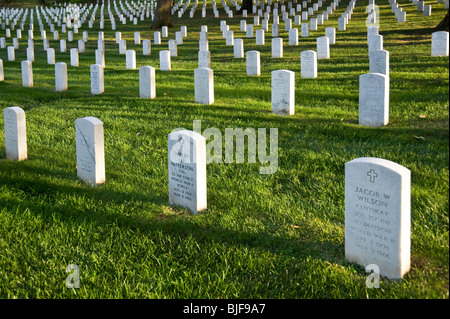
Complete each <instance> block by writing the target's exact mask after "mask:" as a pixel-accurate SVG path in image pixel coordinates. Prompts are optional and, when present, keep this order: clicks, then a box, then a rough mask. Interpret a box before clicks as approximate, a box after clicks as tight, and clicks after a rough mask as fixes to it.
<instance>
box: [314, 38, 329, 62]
mask: <svg viewBox="0 0 450 319" xmlns="http://www.w3.org/2000/svg"><path fill="white" fill-rule="evenodd" d="M316 42H317V43H316V47H317V58H318V59H329V58H330V39H329V38H328V37H325V36H324V37H318V38H317V40H316Z"/></svg>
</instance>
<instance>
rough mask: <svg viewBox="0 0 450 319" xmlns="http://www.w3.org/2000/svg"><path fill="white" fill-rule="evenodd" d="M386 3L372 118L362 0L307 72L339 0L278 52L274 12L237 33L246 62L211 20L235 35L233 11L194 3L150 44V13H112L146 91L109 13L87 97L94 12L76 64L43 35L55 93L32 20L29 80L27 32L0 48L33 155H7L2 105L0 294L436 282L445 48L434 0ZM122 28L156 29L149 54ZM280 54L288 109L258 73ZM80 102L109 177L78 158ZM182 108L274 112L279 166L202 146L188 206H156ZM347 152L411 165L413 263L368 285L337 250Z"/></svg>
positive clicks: (312, 293)
mask: <svg viewBox="0 0 450 319" xmlns="http://www.w3.org/2000/svg"><path fill="white" fill-rule="evenodd" d="M398 2H399V3H400V6H402V7H403V8H404V10H406V12H407V22H406V23H405V24H397V22H396V20H395V17H394V14H393V13H391V11H390V7H389V6H388V3H387V1H383V2H382V3H380V4H379V5H380V9H381V10H380V13H381V25H380V34H382V35H383V36H384V48H385V49H386V50H388V51H389V52H390V65H391V68H390V75H391V78H390V120H389V125H387V126H386V127H382V128H368V127H361V126H359V125H358V83H359V81H358V78H359V75H361V74H364V73H368V71H369V60H368V58H367V51H368V50H367V44H366V36H365V34H366V26H365V19H366V13H365V5H367V1H361V2H359V1H358V3H357V6H356V9H355V10H354V14H353V16H352V20H350V22H349V24H348V26H347V31H337V34H336V39H337V40H336V41H337V42H336V44H335V45H332V46H331V59H329V60H319V62H318V75H319V76H318V78H316V79H308V80H305V79H301V77H300V51H302V50H308V49H313V50H315V39H316V37H318V36H321V35H323V34H324V30H325V27H328V26H334V27H336V28H337V18H338V17H339V16H340V14H342V13H343V11H344V10H345V9H346V6H347V4H348V1H346V0H343V1H342V2H341V4H340V6H339V7H338V10H336V11H335V12H334V13H333V15H332V16H331V17H330V19H329V20H328V21H326V22H325V24H324V25H322V26H319V28H318V31H312V32H311V34H310V37H309V38H300V45H299V46H297V47H289V46H287V43H288V37H287V32H284V31H282V32H281V33H280V35H281V36H282V37H283V39H284V57H283V58H281V59H272V58H271V56H270V55H271V54H270V39H271V36H270V29H269V32H268V33H266V45H265V46H264V47H261V46H256V45H255V40H254V39H244V48H245V51H248V50H253V49H255V50H259V51H260V52H261V72H262V73H261V76H259V77H248V76H246V73H245V59H234V58H233V49H232V47H231V46H226V45H225V40H224V39H222V38H221V32H220V30H219V25H220V23H219V21H220V20H222V19H225V20H227V21H228V23H227V24H228V25H230V26H231V29H232V30H234V31H235V38H238V37H242V38H245V33H243V32H240V31H239V21H240V20H241V17H236V18H233V19H228V18H225V17H223V16H221V18H220V19H215V18H213V17H211V15H212V10H211V5H210V4H209V5H208V15H209V16H208V17H207V18H205V19H201V18H199V16H200V14H201V6H199V8H198V9H197V12H196V18H195V19H189V15H188V13H186V14H185V16H184V17H183V18H181V19H178V18H174V25H175V27H174V28H173V29H170V31H169V38H163V44H162V45H160V46H155V45H153V31H151V30H150V28H149V22H148V20H146V21H145V23H143V24H142V23H141V24H140V25H138V26H133V25H132V24H130V23H128V24H127V25H125V26H123V25H122V24H121V23H120V21H117V31H122V37H123V38H125V39H127V48H128V49H135V50H136V51H137V67H140V66H144V65H152V66H154V67H155V68H156V85H157V88H156V93H157V97H156V99H154V100H145V99H140V98H139V83H138V71H137V70H126V69H125V56H121V55H119V54H118V45H116V44H115V41H114V32H115V31H111V30H110V24H109V21H106V23H105V29H104V30H103V31H104V32H105V40H106V53H105V59H106V69H105V92H104V94H101V95H98V96H92V95H91V94H90V77H89V66H90V64H92V63H94V61H95V59H94V50H95V49H96V47H97V41H96V40H97V32H98V31H99V30H98V26H99V24H98V20H97V21H96V23H95V28H94V29H87V28H86V29H81V30H80V33H79V34H78V35H76V37H75V39H76V40H77V39H79V38H81V36H82V31H83V30H87V31H88V32H89V41H88V42H87V43H86V53H81V54H80V66H79V67H76V68H75V67H71V66H70V60H69V50H70V48H71V47H76V46H77V43H76V41H74V42H72V43H68V45H67V48H68V50H67V53H60V52H59V42H57V41H53V40H50V43H51V47H54V48H56V61H57V62H66V63H67V64H68V73H69V90H68V91H66V92H54V66H51V65H47V64H46V55H45V53H44V51H43V49H42V41H41V40H40V35H39V29H38V28H36V26H37V24H35V59H36V61H35V63H33V73H34V85H35V86H34V87H33V88H24V87H22V86H21V72H20V61H22V60H25V59H26V52H25V48H26V46H27V44H26V41H27V32H26V31H25V32H23V39H21V40H20V49H19V50H16V61H15V62H9V61H7V52H6V50H3V49H2V50H0V58H1V59H3V63H4V70H5V80H4V81H3V82H0V107H1V109H3V108H5V107H9V106H20V107H22V108H23V109H24V110H25V112H26V118H27V138H28V156H29V159H28V160H26V161H23V162H12V161H8V160H6V159H5V148H4V138H3V118H1V119H0V297H1V298H212V299H216V298H319V299H321V298H358V299H360V298H378V299H383V298H407V299H409V298H448V297H449V292H448V282H449V278H448V277H449V276H448V274H449V237H448V227H449V218H448V211H449V205H448V189H449V185H448V181H449V179H448V174H449V170H448V163H449V162H448V161H449V157H448V153H449V138H448V137H449V123H448V117H449V112H448V110H449V108H448V104H449V89H448V85H449V76H448V72H449V60H448V57H442V58H441V57H431V29H432V27H434V26H435V25H437V24H438V22H439V21H440V20H441V19H442V18H443V16H444V14H445V10H444V4H436V3H435V2H433V3H432V7H433V13H432V16H431V17H428V18H424V17H422V16H421V14H420V13H418V12H417V11H416V8H415V6H413V5H412V4H411V3H410V2H408V1H407V0H400V1H398ZM377 4H378V3H377ZM327 5H328V1H327V2H326V5H324V7H325V8H326V6H327ZM219 7H220V5H219ZM220 12H221V14H222V15H223V13H224V11H223V10H222V9H221V11H220ZM246 20H247V22H248V23H252V20H253V18H252V17H249V18H247V19H246ZM280 20H281V19H280ZM271 21H272V20H271ZM35 23H37V22H35ZM202 24H208V37H209V45H210V51H211V59H212V69H213V70H214V85H215V103H214V104H213V105H210V106H203V105H199V104H196V103H194V68H196V67H197V51H198V39H199V31H200V26H201V25H202ZM181 25H187V26H188V37H187V39H185V40H184V44H183V45H181V46H178V57H173V58H172V71H170V72H162V71H159V54H158V51H159V50H162V49H167V41H168V39H172V38H174V35H175V31H178V30H179V28H180V26H181ZM86 26H87V24H86ZM25 30H27V28H26V29H25ZM135 30H138V31H141V39H151V40H152V54H151V55H150V56H143V55H142V47H141V46H138V45H134V42H133V32H134V31H135ZM281 30H284V24H283V23H281V25H280V31H281ZM0 32H1V33H0V34H1V36H3V35H4V33H3V32H4V31H3V30H2V31H0ZM14 32H15V31H12V35H14ZM47 34H48V37H49V38H50V39H53V37H52V35H51V34H50V33H49V32H47ZM60 36H61V37H65V36H67V35H63V34H60ZM7 41H8V45H10V43H12V40H11V39H10V38H9V39H8V40H7ZM277 69H289V70H292V71H295V72H296V97H295V101H296V107H295V115H294V116H290V117H283V116H276V115H273V114H271V113H270V108H271V106H270V105H271V104H270V72H271V71H272V70H277ZM421 115H422V116H421ZM423 115H424V116H425V117H424V116H423ZM84 116H95V117H98V118H99V119H100V120H101V121H103V123H104V131H105V151H106V154H105V156H106V183H105V184H104V185H102V186H100V187H98V188H90V187H88V186H87V185H85V184H84V183H83V182H81V181H80V180H78V179H77V175H76V155H75V127H74V126H75V125H74V121H75V119H77V118H80V117H84ZM193 120H201V121H202V122H201V123H202V129H203V130H204V129H206V128H213V127H214V128H218V129H219V130H220V131H221V132H222V134H223V135H224V133H225V128H243V129H245V128H247V127H249V128H255V129H256V128H267V129H269V128H278V132H279V136H278V154H279V162H278V170H277V172H276V173H275V174H273V175H260V174H259V167H260V164H259V163H256V164H249V163H244V164H236V163H233V164H226V163H220V164H219V163H212V164H209V165H208V166H207V183H208V209H207V210H206V211H204V212H202V213H200V214H199V215H196V216H193V215H191V214H190V213H189V212H188V211H187V210H184V209H180V208H177V207H171V206H169V204H168V172H167V134H169V133H170V132H171V131H172V130H173V129H174V128H177V127H185V128H187V129H192V125H193ZM358 157H380V158H384V159H388V160H391V161H394V162H396V163H399V164H401V165H403V166H405V167H407V168H408V169H410V170H411V175H412V189H411V201H412V202H411V205H412V207H411V214H412V216H411V219H412V226H411V244H412V246H411V264H412V265H411V271H410V272H409V273H408V274H407V275H406V276H405V278H404V279H403V280H402V281H388V280H386V279H383V280H382V282H381V284H380V289H369V288H366V286H365V279H366V276H367V274H366V273H365V271H364V269H363V267H360V266H358V265H355V264H351V263H349V262H348V261H346V260H345V257H344V235H345V234H344V165H345V163H346V162H348V161H350V160H352V159H355V158H358ZM69 264H76V265H78V266H79V268H80V275H81V284H80V288H79V289H72V290H71V289H67V288H66V286H65V279H66V277H67V276H68V274H67V273H66V272H65V269H66V267H67V265H69Z"/></svg>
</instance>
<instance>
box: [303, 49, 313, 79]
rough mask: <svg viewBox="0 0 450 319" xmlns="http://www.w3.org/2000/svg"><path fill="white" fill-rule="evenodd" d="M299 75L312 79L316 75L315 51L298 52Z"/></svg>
mask: <svg viewBox="0 0 450 319" xmlns="http://www.w3.org/2000/svg"><path fill="white" fill-rule="evenodd" d="M300 68H301V77H302V78H303V79H313V78H316V77H317V53H316V52H315V51H312V50H306V51H302V52H301V53H300Z"/></svg>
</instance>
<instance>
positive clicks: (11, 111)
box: [3, 106, 28, 161]
mask: <svg viewBox="0 0 450 319" xmlns="http://www.w3.org/2000/svg"><path fill="white" fill-rule="evenodd" d="M3 126H4V130H5V149H6V158H7V159H9V160H12V161H22V160H25V159H27V158H28V155H27V130H26V121H25V112H24V111H23V109H21V108H20V107H18V106H12V107H7V108H5V109H4V110H3Z"/></svg>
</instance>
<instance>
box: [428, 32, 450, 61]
mask: <svg viewBox="0 0 450 319" xmlns="http://www.w3.org/2000/svg"><path fill="white" fill-rule="evenodd" d="M448 35H449V33H448V32H447V31H437V32H433V33H432V34H431V56H448V52H449V36H448Z"/></svg>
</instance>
